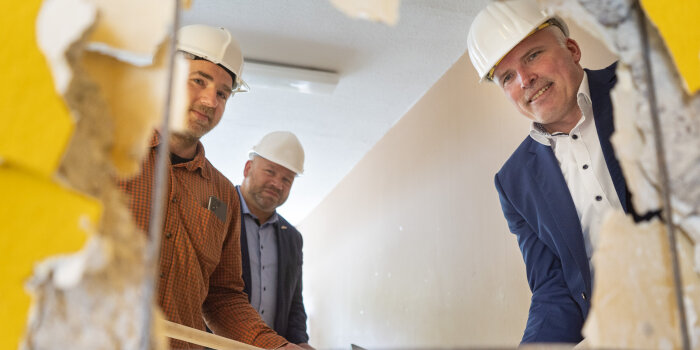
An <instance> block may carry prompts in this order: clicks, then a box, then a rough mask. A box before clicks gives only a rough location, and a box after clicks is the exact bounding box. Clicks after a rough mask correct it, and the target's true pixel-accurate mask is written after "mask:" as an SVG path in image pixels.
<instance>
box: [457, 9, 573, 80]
mask: <svg viewBox="0 0 700 350" xmlns="http://www.w3.org/2000/svg"><path fill="white" fill-rule="evenodd" d="M550 24H551V25H556V26H557V27H559V28H560V29H561V30H562V31H563V32H564V35H566V36H567V37H568V36H569V28H568V27H567V26H566V23H564V21H562V20H561V18H559V17H557V16H555V15H553V14H550V13H548V12H547V11H545V10H543V9H541V7H540V6H539V4H538V3H537V0H494V1H491V2H490V3H489V4H488V6H486V8H485V9H483V10H481V12H479V14H477V15H476V17H475V18H474V22H472V25H471V27H470V28H469V34H468V35H467V48H468V50H469V58H470V59H471V61H472V64H473V65H474V68H476V71H477V72H478V73H479V77H480V78H481V81H483V80H484V79H487V80H491V79H492V76H493V69H494V68H495V67H496V65H497V64H498V63H499V62H500V61H501V60H502V59H503V57H505V56H506V55H507V54H508V52H510V50H512V49H513V48H514V47H515V46H516V45H518V43H520V42H521V41H522V40H523V39H525V38H527V37H528V36H530V35H531V34H532V33H534V32H536V31H538V30H540V29H543V28H545V27H547V26H549V25H550Z"/></svg>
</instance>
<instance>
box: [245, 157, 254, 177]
mask: <svg viewBox="0 0 700 350" xmlns="http://www.w3.org/2000/svg"><path fill="white" fill-rule="evenodd" d="M251 166H253V161H252V160H249V161H247V162H245V167H243V177H248V171H250V167H251Z"/></svg>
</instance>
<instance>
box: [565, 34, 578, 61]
mask: <svg viewBox="0 0 700 350" xmlns="http://www.w3.org/2000/svg"><path fill="white" fill-rule="evenodd" d="M566 49H567V50H569V52H571V56H572V57H573V58H574V62H576V63H579V62H580V61H581V48H580V47H579V46H578V43H577V42H576V40H574V39H571V38H566Z"/></svg>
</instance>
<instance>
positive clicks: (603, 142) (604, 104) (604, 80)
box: [586, 64, 628, 212]
mask: <svg viewBox="0 0 700 350" xmlns="http://www.w3.org/2000/svg"><path fill="white" fill-rule="evenodd" d="M616 66H617V64H613V65H612V66H610V67H608V68H606V69H604V70H600V71H589V70H586V73H587V74H588V85H589V89H590V92H591V103H592V104H593V118H594V119H595V127H596V131H597V132H598V139H599V140H600V147H601V148H602V150H603V157H604V158H605V164H606V165H607V166H608V172H609V173H610V177H611V178H612V181H613V185H614V186H615V192H617V197H618V198H619V199H620V203H621V204H622V209H624V211H625V212H627V210H628V209H627V186H626V184H625V177H624V175H623V174H622V169H621V168H620V163H618V161H617V159H616V158H615V151H614V150H613V147H612V143H611V142H610V136H611V135H612V134H613V132H615V125H614V123H613V119H612V115H613V109H612V101H611V100H610V90H611V89H612V88H613V86H615V82H616V81H617V78H616V76H615V67H616Z"/></svg>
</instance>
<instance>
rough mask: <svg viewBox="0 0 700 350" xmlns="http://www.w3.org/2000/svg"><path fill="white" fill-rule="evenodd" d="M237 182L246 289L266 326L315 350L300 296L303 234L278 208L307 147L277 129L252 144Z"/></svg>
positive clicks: (301, 166)
mask: <svg viewBox="0 0 700 350" xmlns="http://www.w3.org/2000/svg"><path fill="white" fill-rule="evenodd" d="M249 158H250V160H248V161H247V162H246V164H245V168H244V170H243V176H244V179H243V183H242V184H241V186H239V187H237V188H236V189H237V190H238V195H239V196H240V199H241V223H242V225H241V259H242V263H243V281H244V283H245V287H244V291H245V292H246V293H247V294H248V299H249V301H250V303H251V304H252V305H253V307H254V308H255V309H256V310H257V311H258V313H260V316H261V317H262V319H263V320H264V321H265V323H267V325H268V326H270V327H271V328H273V329H274V330H275V331H276V332H277V333H278V334H279V335H281V336H283V337H285V338H286V339H287V340H288V341H289V342H291V343H294V344H297V345H299V346H301V347H303V348H305V349H311V350H313V347H311V346H310V345H309V344H308V342H309V335H308V334H307V332H306V311H305V309H304V300H303V299H302V295H301V293H302V260H303V259H302V245H303V241H302V237H301V234H300V233H299V231H297V229H296V228H294V226H292V225H291V224H290V223H289V222H287V220H285V219H284V218H283V217H282V216H281V215H279V214H277V211H276V210H277V208H278V207H279V206H281V205H282V204H283V203H284V202H285V201H286V200H287V197H288V196H289V191H290V190H291V188H292V184H293V183H294V179H295V178H296V176H297V175H298V174H301V173H302V172H303V171H304V149H303V148H302V146H301V143H299V140H298V139H297V137H296V136H295V135H294V134H292V133H291V132H287V131H275V132H271V133H269V134H267V135H265V136H264V137H263V138H262V139H261V140H260V142H259V143H258V144H257V145H255V146H254V147H253V149H252V150H251V151H250V154H249Z"/></svg>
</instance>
